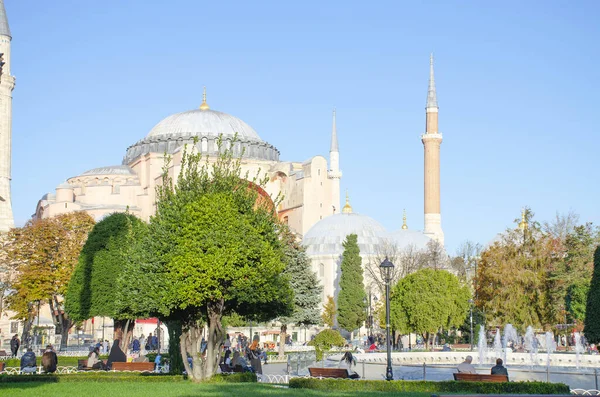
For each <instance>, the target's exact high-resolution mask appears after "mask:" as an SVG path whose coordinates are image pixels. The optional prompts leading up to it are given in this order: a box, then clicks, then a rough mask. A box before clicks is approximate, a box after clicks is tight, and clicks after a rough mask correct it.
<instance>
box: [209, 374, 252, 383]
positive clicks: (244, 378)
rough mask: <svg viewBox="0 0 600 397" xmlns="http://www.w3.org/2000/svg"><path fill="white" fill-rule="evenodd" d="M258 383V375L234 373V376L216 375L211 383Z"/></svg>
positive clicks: (211, 379)
mask: <svg viewBox="0 0 600 397" xmlns="http://www.w3.org/2000/svg"><path fill="white" fill-rule="evenodd" d="M254 382H257V379H256V374H253V373H252V372H234V373H232V374H216V375H213V376H212V378H210V380H209V383H254Z"/></svg>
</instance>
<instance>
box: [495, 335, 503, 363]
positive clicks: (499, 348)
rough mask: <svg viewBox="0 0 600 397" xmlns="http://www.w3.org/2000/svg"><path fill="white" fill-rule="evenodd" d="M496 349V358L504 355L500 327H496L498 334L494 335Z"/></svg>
mask: <svg viewBox="0 0 600 397" xmlns="http://www.w3.org/2000/svg"><path fill="white" fill-rule="evenodd" d="M494 350H495V351H496V358H498V357H501V356H502V339H501V337H500V327H498V328H496V336H495V337H494ZM494 361H495V360H494Z"/></svg>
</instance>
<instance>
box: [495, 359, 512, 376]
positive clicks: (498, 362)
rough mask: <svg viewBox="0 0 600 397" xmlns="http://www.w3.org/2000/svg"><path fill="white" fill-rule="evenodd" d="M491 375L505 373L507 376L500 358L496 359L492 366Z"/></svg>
mask: <svg viewBox="0 0 600 397" xmlns="http://www.w3.org/2000/svg"><path fill="white" fill-rule="evenodd" d="M491 372H492V375H506V376H507V377H508V370H507V369H506V367H504V366H503V365H502V359H501V358H497V359H496V366H494V367H492V371H491Z"/></svg>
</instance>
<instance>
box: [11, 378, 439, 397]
mask: <svg viewBox="0 0 600 397" xmlns="http://www.w3.org/2000/svg"><path fill="white" fill-rule="evenodd" d="M373 395H375V396H381V397H385V396H398V395H399V393H377V392H363V393H361V392H323V391H315V390H307V389H284V388H281V387H277V386H273V385H262V384H256V383H235V384H227V383H218V384H208V385H203V384H193V383H189V382H177V383H142V382H112V383H105V382H92V381H91V382H85V383H84V382H77V383H38V382H30V383H5V384H0V396H11V397H13V396H15V397H17V396H36V397H38V396H43V397H55V396H69V397H76V396H111V397H120V396H126V397H134V396H160V397H191V396H216V397H220V396H223V397H232V396H238V397H254V396H290V397H292V396H293V397H320V396H323V397H325V396H329V397H331V396H344V397H346V396H347V397H350V396H373ZM402 396H405V397H429V396H430V393H405V394H402Z"/></svg>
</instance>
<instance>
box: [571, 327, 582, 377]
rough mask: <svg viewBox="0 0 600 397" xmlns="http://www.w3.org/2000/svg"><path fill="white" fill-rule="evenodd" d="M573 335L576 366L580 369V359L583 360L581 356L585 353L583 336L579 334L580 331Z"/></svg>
mask: <svg viewBox="0 0 600 397" xmlns="http://www.w3.org/2000/svg"><path fill="white" fill-rule="evenodd" d="M573 337H574V338H575V366H576V367H577V369H579V363H580V361H579V360H581V357H580V356H581V353H583V346H582V345H581V336H580V335H579V332H575V333H574V334H573Z"/></svg>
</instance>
